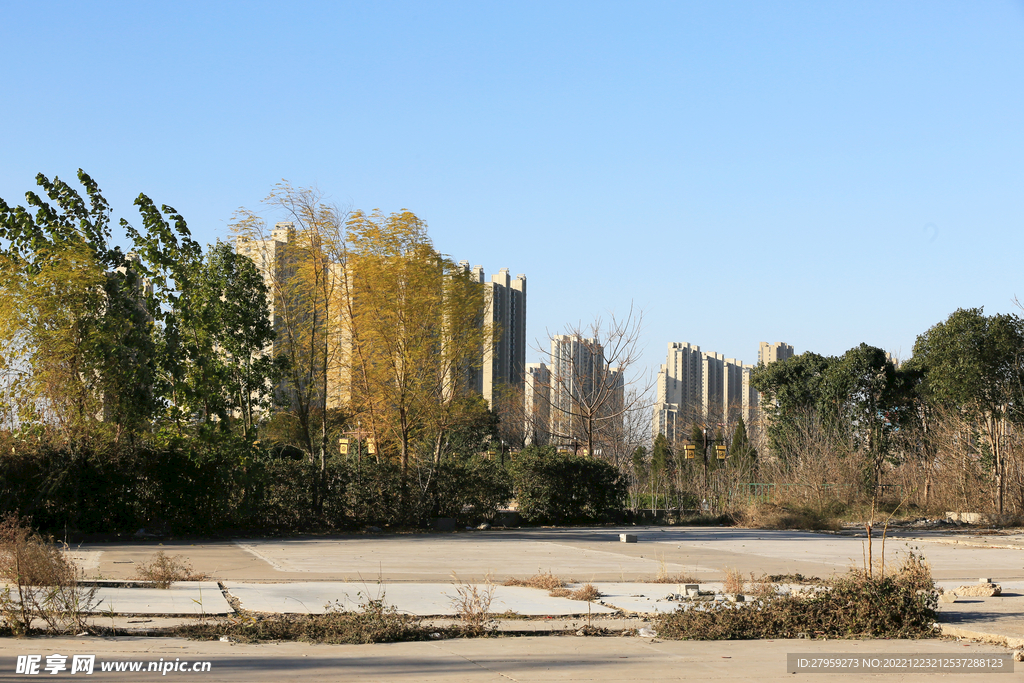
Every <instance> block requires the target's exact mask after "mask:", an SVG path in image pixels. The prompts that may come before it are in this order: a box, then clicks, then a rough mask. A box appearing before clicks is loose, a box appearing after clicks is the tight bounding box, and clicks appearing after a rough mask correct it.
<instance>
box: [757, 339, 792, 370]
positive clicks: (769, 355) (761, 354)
mask: <svg viewBox="0 0 1024 683" xmlns="http://www.w3.org/2000/svg"><path fill="white" fill-rule="evenodd" d="M792 357H793V347H792V346H790V345H789V344H787V343H786V342H775V343H774V344H769V343H768V342H761V344H760V346H759V347H758V349H757V362H758V364H759V365H768V364H769V363H774V362H775V361H779V360H786V359H787V358H792Z"/></svg>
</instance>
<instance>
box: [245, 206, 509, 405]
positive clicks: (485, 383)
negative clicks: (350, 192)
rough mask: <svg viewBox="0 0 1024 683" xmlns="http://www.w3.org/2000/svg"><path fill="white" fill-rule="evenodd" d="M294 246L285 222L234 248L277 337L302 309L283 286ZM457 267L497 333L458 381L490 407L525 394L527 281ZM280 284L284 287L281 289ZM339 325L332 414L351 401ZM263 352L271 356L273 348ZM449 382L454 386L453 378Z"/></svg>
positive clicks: (330, 389) (284, 396)
mask: <svg viewBox="0 0 1024 683" xmlns="http://www.w3.org/2000/svg"><path fill="white" fill-rule="evenodd" d="M294 242H295V225H294V223H292V222H290V221H287V222H280V223H277V224H275V225H274V229H273V230H272V231H271V232H270V235H269V236H268V237H267V238H266V239H251V238H245V237H239V238H238V241H237V244H236V247H235V248H236V251H237V253H239V254H242V255H244V256H247V257H248V258H249V259H251V260H252V261H253V263H254V264H255V265H256V268H257V269H258V270H259V271H260V272H261V273H262V274H263V277H264V281H265V282H266V284H267V287H268V289H269V290H270V291H269V293H268V308H269V312H270V320H271V323H272V324H273V326H274V331H275V333H276V334H278V335H280V334H281V333H283V332H284V327H285V326H284V315H285V314H295V313H296V312H299V314H301V311H302V309H303V306H301V305H294V304H295V303H296V302H295V301H294V299H295V297H301V296H303V293H302V291H301V290H300V289H298V288H295V287H290V286H287V285H286V283H288V281H289V279H290V278H291V277H292V276H294V275H295V274H296V271H297V269H298V266H299V262H298V257H297V254H296V250H295V246H294ZM460 266H461V267H462V269H463V270H464V271H465V272H466V273H469V274H470V277H471V279H472V280H473V281H474V282H478V283H480V284H481V285H482V286H483V287H484V288H485V289H486V290H487V292H486V294H487V308H486V310H485V311H484V312H483V316H482V318H481V320H480V321H479V323H480V324H481V325H488V324H489V325H491V326H493V328H494V330H495V335H494V339H493V344H484V346H483V348H481V349H479V356H478V357H477V358H478V361H479V366H475V367H474V368H473V369H472V370H470V371H469V373H468V374H469V376H468V377H466V376H465V375H464V374H461V373H460V381H467V380H468V385H469V387H470V388H471V389H475V390H476V391H478V392H480V393H481V394H482V395H483V396H484V398H485V399H487V402H488V404H489V405H491V406H492V407H493V406H494V401H495V398H496V396H497V392H498V391H499V390H500V387H502V386H503V385H509V386H512V387H515V388H518V389H519V390H520V391H521V390H522V388H523V384H524V380H525V368H526V276H525V275H517V276H516V277H515V279H512V278H511V277H510V276H509V271H508V269H507V268H502V269H501V270H500V271H499V272H498V273H497V274H496V275H494V276H493V277H492V278H491V281H490V282H487V281H486V280H485V276H484V270H483V267H482V266H476V267H475V268H472V269H470V267H469V262H468V261H462V262H461V263H460ZM341 268H342V266H341V265H338V264H326V272H327V273H328V274H333V275H334V276H335V277H336V281H337V282H340V281H341V280H342V279H343V277H344V275H343V273H341V272H340V269H341ZM283 283H284V284H285V286H282V285H283ZM289 297H290V298H289ZM290 304H291V305H290ZM438 314H440V312H438ZM337 322H338V324H337V325H334V326H329V334H330V338H329V340H328V347H329V349H330V352H329V355H330V356H331V363H330V367H329V368H328V370H327V405H328V406H329V407H332V408H333V407H340V406H343V405H344V404H346V403H347V402H348V401H349V399H350V398H351V386H350V382H349V375H348V372H349V369H348V366H349V362H348V359H347V355H348V353H349V352H350V346H351V338H350V337H349V336H348V335H349V334H350V332H351V330H349V329H347V327H346V325H344V324H342V315H341V312H340V311H339V313H338V319H337ZM267 352H268V353H273V352H274V349H273V346H271V347H270V348H268V349H267ZM451 381H452V382H455V381H456V380H455V378H452V379H451ZM288 392H289V388H288V385H287V383H286V382H285V381H284V380H282V382H281V384H280V386H279V387H278V388H277V390H276V394H277V400H278V401H279V402H281V403H287V402H288V401H289V399H288Z"/></svg>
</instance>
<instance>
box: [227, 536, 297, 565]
mask: <svg viewBox="0 0 1024 683" xmlns="http://www.w3.org/2000/svg"><path fill="white" fill-rule="evenodd" d="M231 542H232V543H234V544H235V545H237V546H238V547H239V548H241V549H242V550H244V551H245V552H247V553H249V554H250V555H255V556H256V557H258V558H259V559H261V560H263V561H264V562H266V563H267V564H269V565H270V566H271V567H273V568H274V569H276V570H277V571H279V572H287V571H291V570H289V569H285V568H284V567H282V566H281V565H279V564H278V563H277V562H275V561H274V560H272V559H270V558H269V557H267V556H266V555H264V554H263V553H261V552H260V551H258V550H256V548H254V547H253V546H251V545H248V544H246V543H242V542H241V541H236V540H232V541H231ZM298 571H303V570H298Z"/></svg>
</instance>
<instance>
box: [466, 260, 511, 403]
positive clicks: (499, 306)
mask: <svg viewBox="0 0 1024 683" xmlns="http://www.w3.org/2000/svg"><path fill="white" fill-rule="evenodd" d="M459 265H461V266H462V268H463V270H465V271H466V272H468V273H471V276H472V278H473V280H474V281H475V282H479V283H480V284H482V285H483V286H484V288H485V289H486V290H487V310H486V311H485V312H484V320H483V324H485V325H491V326H492V327H493V329H494V331H495V334H494V343H493V344H485V345H484V348H483V349H482V354H483V362H482V363H481V367H480V369H479V371H474V372H473V377H472V379H471V385H472V386H473V388H474V389H476V391H478V392H480V394H481V395H482V396H483V397H484V398H485V399H487V404H488V405H489V406H491V407H492V408H493V407H494V406H495V399H496V398H497V394H498V392H500V391H501V388H502V387H503V386H507V387H511V388H514V389H518V390H520V391H521V390H522V389H523V386H524V382H525V381H526V276H525V275H523V274H521V273H520V274H519V275H516V277H515V279H512V277H511V276H510V275H509V270H508V268H502V269H501V270H499V271H498V273H497V274H496V275H493V276H492V277H491V280H490V282H488V281H487V280H486V279H485V276H484V268H483V266H476V267H474V268H473V269H472V270H471V269H470V267H469V261H460V262H459Z"/></svg>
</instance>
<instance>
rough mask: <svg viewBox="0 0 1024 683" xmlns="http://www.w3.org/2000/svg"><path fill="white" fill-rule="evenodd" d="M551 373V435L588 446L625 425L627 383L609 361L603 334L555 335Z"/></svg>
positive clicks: (563, 441)
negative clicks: (601, 339) (601, 337)
mask: <svg viewBox="0 0 1024 683" xmlns="http://www.w3.org/2000/svg"><path fill="white" fill-rule="evenodd" d="M547 371H548V373H549V387H550V393H549V406H550V415H549V421H548V424H549V425H550V427H549V428H548V432H549V434H550V438H551V439H552V440H553V441H554V442H555V443H556V444H557V445H561V446H573V447H577V448H580V447H585V446H586V445H587V441H588V440H592V441H594V442H595V453H594V455H597V453H596V450H597V447H598V446H597V442H598V441H600V440H601V439H603V438H604V437H606V436H608V435H611V434H613V433H615V432H616V431H617V429H619V428H621V425H622V406H623V401H624V398H625V397H624V392H625V383H624V379H623V375H622V372H621V371H620V369H619V368H617V367H610V366H609V365H608V364H607V362H606V361H605V357H604V347H603V346H602V345H601V343H600V342H599V341H598V340H597V339H592V338H584V337H581V336H580V335H575V334H561V335H556V336H554V337H552V338H551V357H550V365H549V366H548V368H547Z"/></svg>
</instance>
